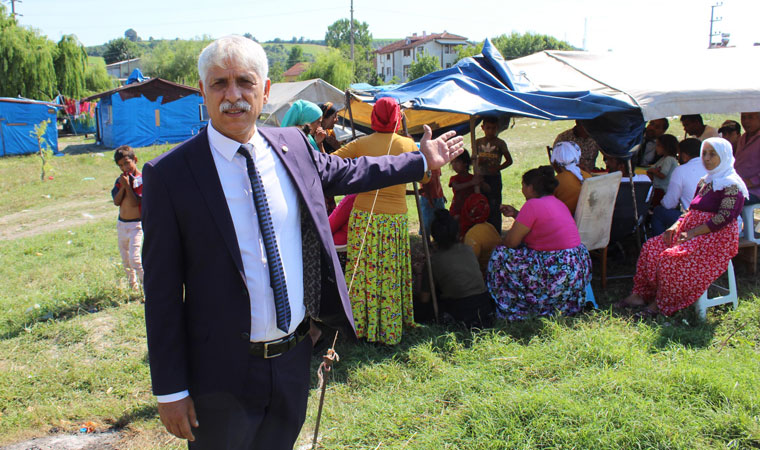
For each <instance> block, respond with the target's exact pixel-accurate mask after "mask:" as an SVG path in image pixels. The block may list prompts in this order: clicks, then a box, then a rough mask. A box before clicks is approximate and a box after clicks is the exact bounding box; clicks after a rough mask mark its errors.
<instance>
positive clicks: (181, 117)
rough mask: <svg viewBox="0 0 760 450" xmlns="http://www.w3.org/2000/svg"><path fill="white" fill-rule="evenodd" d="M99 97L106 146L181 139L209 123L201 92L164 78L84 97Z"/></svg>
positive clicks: (101, 137)
mask: <svg viewBox="0 0 760 450" xmlns="http://www.w3.org/2000/svg"><path fill="white" fill-rule="evenodd" d="M95 99H100V102H99V103H98V107H97V109H96V112H95V118H96V123H97V128H98V141H100V142H102V143H103V145H105V146H106V147H110V148H114V147H118V146H120V145H130V146H132V147H145V146H148V145H153V144H167V143H176V142H182V141H184V140H187V139H189V138H190V137H192V136H193V135H195V134H197V133H198V131H199V130H200V129H201V128H202V127H204V126H205V125H206V121H202V120H201V119H200V105H202V104H203V97H202V96H201V94H200V91H199V90H198V89H196V88H192V87H190V86H184V85H181V84H177V83H172V82H171V81H166V80H163V79H161V78H152V79H150V80H147V81H144V82H141V83H140V82H136V83H132V84H129V85H126V86H122V87H119V88H117V89H113V90H110V91H107V92H103V93H100V94H97V95H93V96H91V97H87V98H85V99H82V100H83V101H92V100H95Z"/></svg>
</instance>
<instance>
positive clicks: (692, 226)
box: [615, 138, 749, 316]
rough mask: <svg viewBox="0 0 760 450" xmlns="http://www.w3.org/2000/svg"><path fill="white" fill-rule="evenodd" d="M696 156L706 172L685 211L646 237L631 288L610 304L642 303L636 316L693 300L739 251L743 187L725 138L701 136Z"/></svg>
mask: <svg viewBox="0 0 760 450" xmlns="http://www.w3.org/2000/svg"><path fill="white" fill-rule="evenodd" d="M700 157H701V159H702V164H703V165H704V166H705V169H706V170H707V175H705V176H704V177H703V178H702V179H701V180H700V181H699V183H698V184H697V194H696V195H695V197H694V200H692V201H691V204H690V205H689V209H688V211H687V212H686V214H685V215H684V216H683V217H681V218H680V219H678V221H677V222H676V223H675V224H674V225H673V226H672V227H670V228H668V229H667V230H666V231H665V232H664V233H663V234H661V235H659V236H655V237H653V238H651V239H649V240H648V241H646V243H645V244H644V246H643V247H642V249H641V255H640V256H639V261H638V263H637V264H636V276H635V277H634V278H633V292H632V293H631V295H629V296H628V297H626V298H625V299H623V300H621V301H619V302H618V303H616V304H615V305H616V306H618V307H628V306H646V308H645V309H644V310H643V311H641V312H640V313H639V314H640V315H641V316H654V315H656V314H658V313H660V312H661V313H663V314H665V315H666V316H669V315H671V314H673V313H675V312H676V311H678V310H680V309H683V308H686V307H688V306H689V305H691V304H692V303H694V302H696V301H697V299H699V297H700V296H701V295H702V293H703V292H705V290H707V288H708V287H709V286H710V284H712V282H713V281H715V280H716V279H717V278H718V277H719V276H720V275H721V274H722V273H723V272H725V271H726V268H727V267H728V261H729V260H730V259H731V258H733V257H734V256H736V254H737V253H738V252H739V228H738V225H737V223H736V217H737V216H738V215H739V214H740V213H741V210H742V207H743V206H744V200H745V199H747V198H749V193H748V192H747V186H746V185H745V184H744V182H743V181H742V179H741V177H740V176H739V174H737V173H736V171H735V170H734V156H733V152H732V149H731V143H730V142H728V141H727V140H725V139H723V138H709V139H705V140H704V141H703V142H702V148H701V152H700Z"/></svg>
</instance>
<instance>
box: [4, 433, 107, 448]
mask: <svg viewBox="0 0 760 450" xmlns="http://www.w3.org/2000/svg"><path fill="white" fill-rule="evenodd" d="M118 440H119V435H118V434H116V433H92V434H59V435H56V436H48V437H41V438H34V439H30V440H28V441H24V442H19V443H16V444H11V445H8V446H6V447H3V450H32V449H33V450H114V449H116V446H115V444H116V442H117V441H118Z"/></svg>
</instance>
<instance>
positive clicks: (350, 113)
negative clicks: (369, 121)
mask: <svg viewBox="0 0 760 450" xmlns="http://www.w3.org/2000/svg"><path fill="white" fill-rule="evenodd" d="M346 108H348V119H349V120H350V121H351V136H352V139H356V129H355V128H354V113H353V111H351V92H350V91H349V90H348V89H346Z"/></svg>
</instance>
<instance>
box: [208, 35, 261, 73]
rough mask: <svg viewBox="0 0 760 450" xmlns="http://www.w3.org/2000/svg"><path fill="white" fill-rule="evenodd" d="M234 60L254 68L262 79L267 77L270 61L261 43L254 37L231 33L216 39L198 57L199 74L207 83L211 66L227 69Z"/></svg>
mask: <svg viewBox="0 0 760 450" xmlns="http://www.w3.org/2000/svg"><path fill="white" fill-rule="evenodd" d="M232 61H234V62H235V63H238V64H241V65H242V66H243V67H246V68H249V69H253V71H254V72H256V74H257V75H258V76H259V77H260V78H261V80H262V81H264V80H266V79H267V75H268V73H269V63H268V62H267V54H266V52H264V49H263V48H262V47H261V45H259V43H258V42H255V41H253V40H252V39H248V38H246V37H243V36H239V35H236V34H231V35H229V36H224V37H221V38H219V39H217V40H215V41H214V42H212V43H210V44H209V45H207V46H206V48H204V49H203V51H202V52H201V54H200V56H199V57H198V75H200V79H201V81H203V82H204V83H206V76H207V75H208V71H209V69H210V68H211V67H221V68H222V69H227V65H228V64H229V63H230V62H232Z"/></svg>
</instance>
